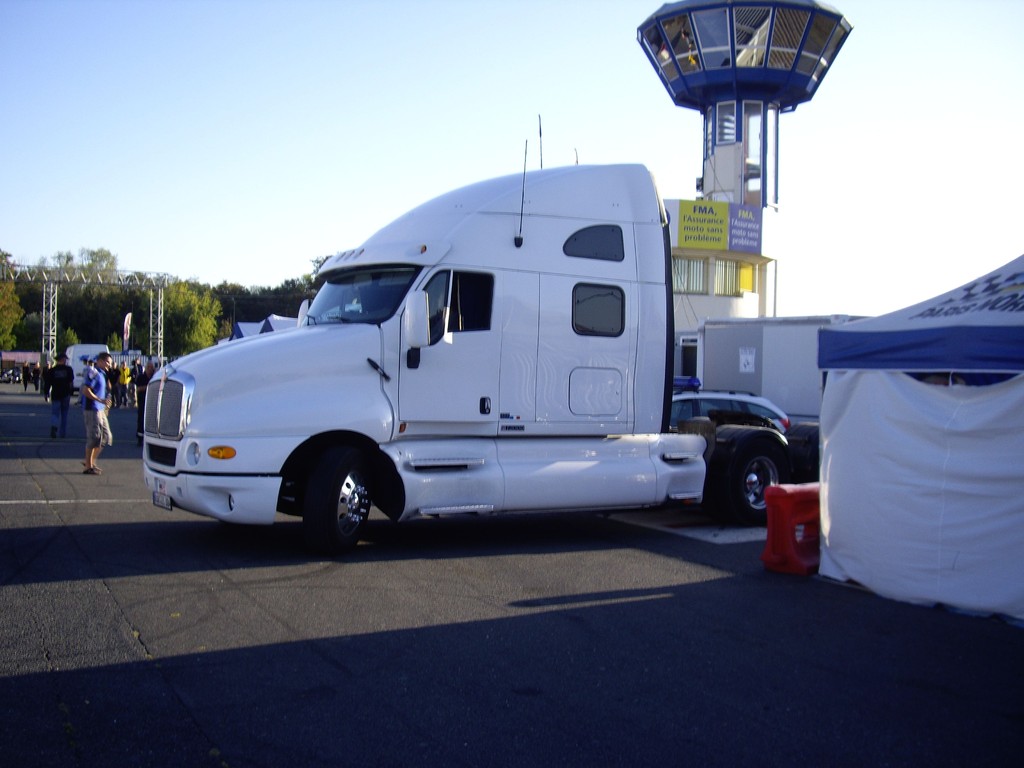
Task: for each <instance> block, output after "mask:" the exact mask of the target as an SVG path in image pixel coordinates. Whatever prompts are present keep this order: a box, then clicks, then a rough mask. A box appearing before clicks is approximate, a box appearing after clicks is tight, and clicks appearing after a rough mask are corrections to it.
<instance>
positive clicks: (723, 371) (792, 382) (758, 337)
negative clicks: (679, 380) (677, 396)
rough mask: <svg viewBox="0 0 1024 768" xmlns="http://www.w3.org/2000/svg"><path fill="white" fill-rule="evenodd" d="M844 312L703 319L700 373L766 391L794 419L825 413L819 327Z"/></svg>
mask: <svg viewBox="0 0 1024 768" xmlns="http://www.w3.org/2000/svg"><path fill="white" fill-rule="evenodd" d="M851 319H853V318H850V317H848V316H846V315H829V316H811V317H759V318H729V319H723V320H705V321H704V322H703V323H701V325H700V327H699V329H698V338H697V346H698V352H697V357H698V373H697V375H698V378H700V380H701V383H702V385H703V387H704V388H705V389H718V390H732V391H736V392H750V393H751V394H754V395H758V396H760V397H766V398H768V399H769V400H771V401H772V402H773V403H775V404H776V405H777V406H779V407H780V408H781V409H782V410H783V411H785V412H786V413H787V414H788V415H789V417H790V419H791V420H792V421H800V420H817V419H818V417H819V415H820V414H821V396H822V386H823V383H822V373H821V371H820V370H819V369H818V329H819V328H824V327H826V326H829V325H835V324H837V323H845V322H847V321H849V320H851Z"/></svg>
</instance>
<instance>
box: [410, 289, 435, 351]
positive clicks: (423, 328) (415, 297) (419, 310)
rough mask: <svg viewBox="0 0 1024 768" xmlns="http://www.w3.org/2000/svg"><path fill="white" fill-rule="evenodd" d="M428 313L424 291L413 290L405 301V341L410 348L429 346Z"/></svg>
mask: <svg viewBox="0 0 1024 768" xmlns="http://www.w3.org/2000/svg"><path fill="white" fill-rule="evenodd" d="M429 317H430V314H429V303H428V301H427V292H426V291H413V292H412V293H410V294H409V298H408V300H407V301H406V302H405V317H404V320H405V329H404V330H405V341H406V343H407V344H408V345H409V347H410V348H411V349H419V348H420V347H429V346H430V319H429Z"/></svg>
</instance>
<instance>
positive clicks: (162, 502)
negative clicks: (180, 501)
mask: <svg viewBox="0 0 1024 768" xmlns="http://www.w3.org/2000/svg"><path fill="white" fill-rule="evenodd" d="M153 504H155V505H156V506H158V507H160V508H161V509H170V508H171V497H170V496H168V495H167V494H166V493H159V492H158V491H153Z"/></svg>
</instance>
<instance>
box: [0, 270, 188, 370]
mask: <svg viewBox="0 0 1024 768" xmlns="http://www.w3.org/2000/svg"><path fill="white" fill-rule="evenodd" d="M0 268H2V272H3V274H2V278H3V280H5V281H11V282H16V283H42V285H43V307H42V317H43V333H42V340H41V344H40V351H41V352H42V356H43V357H42V359H43V360H45V361H47V362H52V361H53V360H55V359H56V356H57V294H58V287H59V286H60V284H61V283H65V284H69V285H116V286H118V287H121V288H148V289H149V290H150V294H149V297H150V299H149V327H150V329H155V334H153V333H151V335H150V340H149V346H150V349H149V354H150V355H151V356H152V355H156V357H158V358H159V359H161V360H163V357H164V288H166V287H167V286H168V285H170V284H171V283H174V282H177V278H175V277H173V276H171V275H168V274H164V273H160V272H129V271H123V270H101V271H97V270H95V269H88V268H85V267H80V266H71V267H49V266H22V265H20V264H13V263H2V264H0ZM154 290H155V291H156V304H155V305H154V303H153V291H154ZM154 342H155V345H156V349H155V350H154V349H153V346H154Z"/></svg>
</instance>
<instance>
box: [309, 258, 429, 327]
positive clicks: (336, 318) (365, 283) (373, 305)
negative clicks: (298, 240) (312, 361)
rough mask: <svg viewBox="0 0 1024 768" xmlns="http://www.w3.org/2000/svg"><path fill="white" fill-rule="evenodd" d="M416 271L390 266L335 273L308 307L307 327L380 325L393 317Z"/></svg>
mask: <svg viewBox="0 0 1024 768" xmlns="http://www.w3.org/2000/svg"><path fill="white" fill-rule="evenodd" d="M419 271H420V268H419V267H416V266H406V265H399V266H394V265H392V266H387V267H357V268H353V269H350V270H345V271H344V272H335V273H333V274H331V275H330V277H328V278H327V282H326V283H324V285H323V287H322V288H321V289H320V291H319V292H318V293H317V295H316V298H315V299H313V303H312V304H310V305H309V312H308V313H307V314H306V324H307V325H324V324H326V323H374V324H380V323H382V322H384V321H385V320H387V319H388V318H389V317H391V316H392V315H393V314H395V310H396V309H398V305H399V304H401V302H402V299H403V298H404V297H405V294H406V293H407V292H408V290H409V286H410V285H411V284H412V281H413V280H414V279H415V278H416V275H417V274H419Z"/></svg>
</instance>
